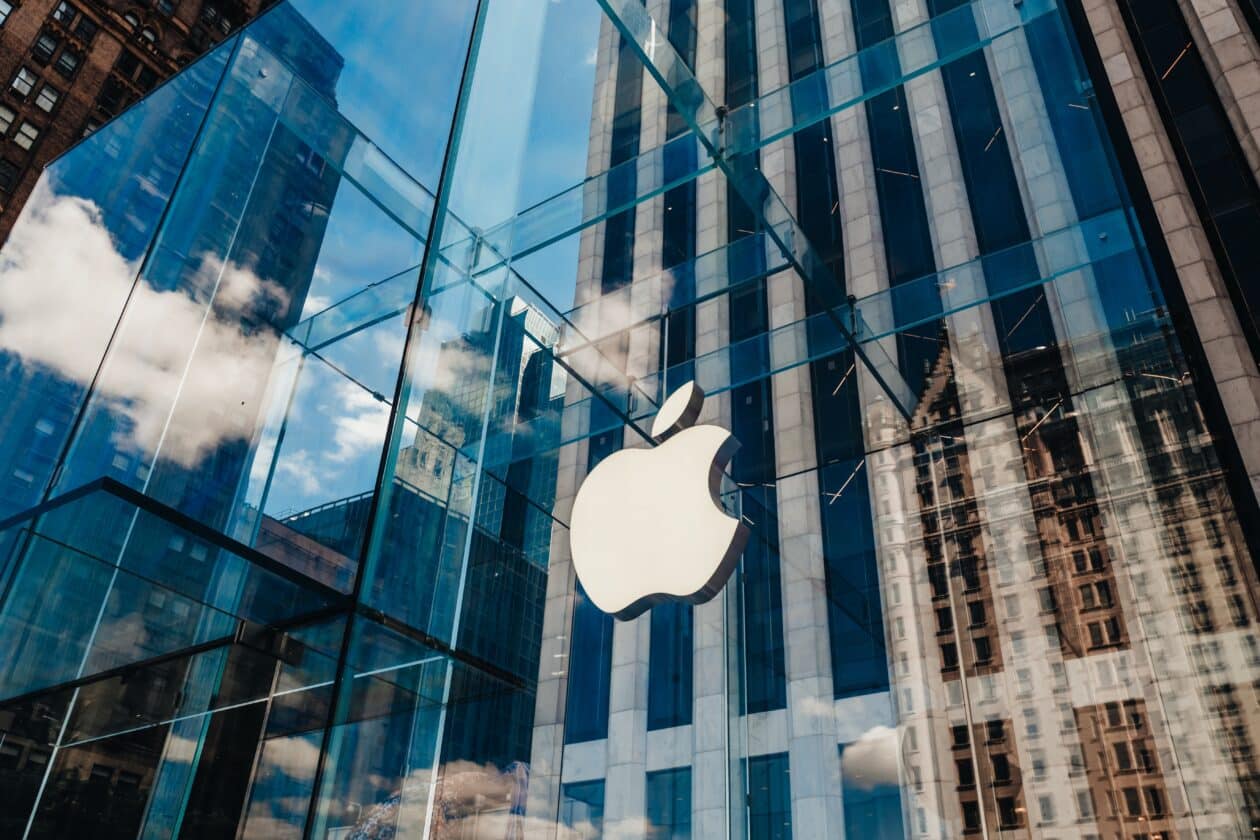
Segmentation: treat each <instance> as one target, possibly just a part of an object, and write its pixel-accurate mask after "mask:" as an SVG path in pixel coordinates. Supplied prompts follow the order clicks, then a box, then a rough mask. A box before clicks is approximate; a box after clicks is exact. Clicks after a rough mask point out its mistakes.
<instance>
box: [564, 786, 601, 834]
mask: <svg viewBox="0 0 1260 840" xmlns="http://www.w3.org/2000/svg"><path fill="white" fill-rule="evenodd" d="M560 821H561V822H562V823H564V824H565V826H567V827H568V828H570V829H572V830H573V831H574V832H576V833H577V834H578V836H580V837H599V836H601V835H602V834H603V831H604V781H603V779H600V780H598V781H594V782H575V783H573V784H567V785H564V786H563V787H562V788H561V794H560Z"/></svg>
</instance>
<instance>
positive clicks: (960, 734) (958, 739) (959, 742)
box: [951, 724, 971, 747]
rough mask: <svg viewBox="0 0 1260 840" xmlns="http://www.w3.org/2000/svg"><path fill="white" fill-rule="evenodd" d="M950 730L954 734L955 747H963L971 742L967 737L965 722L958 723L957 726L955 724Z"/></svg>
mask: <svg viewBox="0 0 1260 840" xmlns="http://www.w3.org/2000/svg"><path fill="white" fill-rule="evenodd" d="M951 731H952V732H953V735H954V746H955V747H965V746H967V745H968V744H969V743H971V739H970V738H969V737H967V725H966V724H960V725H958V726H955V727H954V728H953V729H952V730H951Z"/></svg>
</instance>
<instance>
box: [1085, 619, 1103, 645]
mask: <svg viewBox="0 0 1260 840" xmlns="http://www.w3.org/2000/svg"><path fill="white" fill-rule="evenodd" d="M1086 629H1087V630H1088V631H1089V646H1090V647H1102V646H1103V644H1105V643H1104V642H1103V634H1102V625H1101V624H1099V623H1098V622H1097V621H1095V622H1091V623H1090V624H1089V626H1088V627H1087V628H1086Z"/></svg>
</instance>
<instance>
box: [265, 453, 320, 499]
mask: <svg viewBox="0 0 1260 840" xmlns="http://www.w3.org/2000/svg"><path fill="white" fill-rule="evenodd" d="M263 463H265V462H263ZM276 472H277V473H280V474H282V475H287V476H289V477H290V478H292V479H293V480H294V481H296V482H297V485H298V489H299V490H301V491H302V494H303V495H306V496H313V495H314V494H315V493H318V492H319V489H320V488H321V487H323V486H324V485H323V482H322V481H321V480H320V475H319V473H318V465H317V464H316V463H315V459H314V458H313V457H312V456H311V453H310V452H308V451H306V450H305V449H299V450H297V451H296V452H293V453H290V454H286V455H285V456H284V457H283V458H281V459H280V460H279V462H278V463H277V464H276Z"/></svg>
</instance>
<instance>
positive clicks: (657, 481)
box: [569, 382, 748, 621]
mask: <svg viewBox="0 0 1260 840" xmlns="http://www.w3.org/2000/svg"><path fill="white" fill-rule="evenodd" d="M703 405H704V391H702V390H700V388H699V386H697V385H696V383H695V382H688V383H687V384H686V385H683V386H682V387H681V388H679V389H678V390H676V391H674V393H672V394H671V395H670V396H669V398H668V399H667V400H665V403H664V404H663V405H662V406H661V408H660V411H658V412H657V415H656V419H655V420H654V421H653V423H652V438H653V439H654V440H656V441H657V442H658V443H659V444H660V445H659V446H656V447H653V448H650V449H625V450H622V451H620V452H614V453H613V454H612V455H609V456H608V457H607V458H605V459H604V460H603V461H601V462H600V463H599V465H598V466H596V467H595V469H593V470H591V472H590V474H589V475H587V477H586V481H584V482H583V483H582V486H581V487H580V488H579V489H578V494H577V498H576V499H574V501H573V514H572V516H571V517H570V520H569V548H570V550H571V552H572V557H573V567H574V570H575V571H576V572H577V575H578V579H579V580H580V581H581V582H582V588H583V589H585V590H586V594H587V596H588V597H589V598H590V599H591V601H593V602H594V604H595V606H597V607H599V608H600V609H601V610H603V611H604V612H606V613H611V614H612V615H614V616H616V617H617V618H619V619H621V620H623V621H628V620H629V619H632V618H635V617H637V616H639V615H641V614H642V613H643V612H645V611H646V610H647V609H648V608H650V607H651V606H652V605H653V604H658V603H661V602H662V601H666V600H670V599H678V600H683V601H690V602H691V603H693V604H702V603H704V602H705V601H707V600H709V599H710V598H712V597H713V596H714V595H716V594H717V593H718V592H720V591H721V590H722V587H723V586H724V585H725V584H726V581H727V579H728V578H729V577H730V576H731V572H733V571H734V570H735V564H736V563H737V562H738V561H739V555H740V554H741V553H742V552H743V550H744V544H745V543H747V541H748V528H747V527H745V526H744V523H743V522H741V521H740V520H739V519H737V518H736V517H733V516H730V515H728V514H727V513H726V511H724V510H723V509H722V507H721V505H720V503H719V501H718V493H719V488H720V487H721V483H722V472H723V470H725V468H726V465H727V464H728V463H729V462H730V460H731V457H732V456H733V455H734V454H735V451H736V450H737V449H739V441H737V440H736V439H735V437H734V436H733V435H732V434H731V433H730V432H729V431H727V430H726V429H723V428H722V427H720V426H694V425H693V424H694V423H695V422H696V419H697V418H699V416H700V408H701V406H703Z"/></svg>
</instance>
